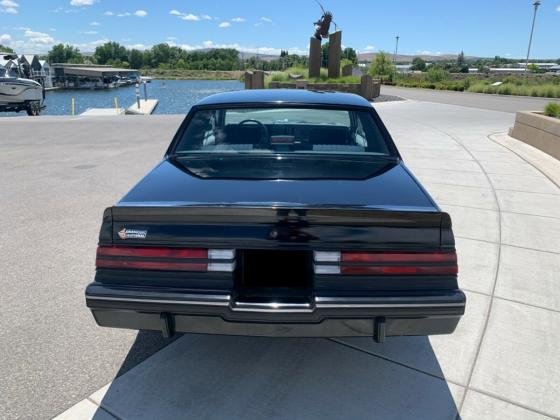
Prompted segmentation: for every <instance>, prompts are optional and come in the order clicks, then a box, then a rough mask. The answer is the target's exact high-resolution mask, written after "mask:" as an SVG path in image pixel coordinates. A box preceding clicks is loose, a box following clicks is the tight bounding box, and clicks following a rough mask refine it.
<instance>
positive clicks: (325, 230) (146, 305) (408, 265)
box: [86, 207, 465, 341]
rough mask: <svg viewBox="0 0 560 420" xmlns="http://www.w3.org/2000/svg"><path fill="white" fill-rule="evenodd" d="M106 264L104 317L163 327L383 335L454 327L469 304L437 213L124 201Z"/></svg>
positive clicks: (98, 282)
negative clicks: (137, 204) (146, 204)
mask: <svg viewBox="0 0 560 420" xmlns="http://www.w3.org/2000/svg"><path fill="white" fill-rule="evenodd" d="M232 220H235V222H231V221H232ZM144 232H146V233H147V234H146V235H144ZM96 265H97V270H96V276H95V281H94V282H93V283H92V284H90V285H89V286H88V288H87V291H86V300H87V305H88V306H89V307H90V309H91V310H92V312H93V315H94V317H95V319H96V321H97V322H98V324H99V325H102V326H109V327H120V328H133V329H151V330H161V331H162V332H163V334H164V335H170V334H172V333H174V332H176V331H179V332H194V333H215V334H241V335H258V336H259V335H262V336H318V337H340V336H370V337H374V338H375V339H376V340H378V341H383V340H384V338H385V336H396V335H429V334H446V333H451V332H453V330H454V329H455V327H456V325H457V323H458V321H459V319H460V316H461V315H462V314H463V313H464V306H465V297H464V295H463V293H462V292H461V291H460V290H459V289H458V286H457V258H456V254H455V249H454V244H453V237H452V233H451V224H450V219H449V216H448V215H447V214H445V213H439V212H437V213H414V212H391V211H345V212H340V211H329V210H324V209H316V210H313V209H308V210H305V211H303V210H301V209H299V210H298V211H297V212H296V211H292V212H290V211H281V210H273V209H249V208H238V209H223V208H184V209H173V208H142V207H139V208H137V207H134V208H119V207H114V208H111V209H108V210H107V211H106V212H105V216H104V222H103V227H102V231H101V236H100V241H99V247H98V251H97V259H96Z"/></svg>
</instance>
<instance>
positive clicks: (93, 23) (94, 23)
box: [89, 22, 101, 26]
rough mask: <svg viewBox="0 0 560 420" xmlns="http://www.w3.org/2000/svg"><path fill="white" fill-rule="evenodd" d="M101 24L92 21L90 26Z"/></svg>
mask: <svg viewBox="0 0 560 420" xmlns="http://www.w3.org/2000/svg"><path fill="white" fill-rule="evenodd" d="M99 25H101V24H100V23H99V22H91V23H90V24H89V26H99Z"/></svg>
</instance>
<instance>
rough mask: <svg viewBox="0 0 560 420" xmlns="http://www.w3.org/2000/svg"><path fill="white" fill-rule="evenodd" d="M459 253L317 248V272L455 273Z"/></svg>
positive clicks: (371, 274) (381, 274) (449, 274)
mask: <svg viewBox="0 0 560 420" xmlns="http://www.w3.org/2000/svg"><path fill="white" fill-rule="evenodd" d="M457 272H458V267H457V255H456V253H455V251H449V252H392V251H389V252H351V251H342V252H316V253H315V273H317V274H346V275H370V276H445V275H447V276H455V275H457Z"/></svg>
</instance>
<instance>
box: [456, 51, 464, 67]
mask: <svg viewBox="0 0 560 420" xmlns="http://www.w3.org/2000/svg"><path fill="white" fill-rule="evenodd" d="M465 63H466V62H465V53H464V52H463V51H461V52H460V53H459V55H458V56H457V66H459V67H462V66H464V65H465Z"/></svg>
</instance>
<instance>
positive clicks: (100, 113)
mask: <svg viewBox="0 0 560 420" xmlns="http://www.w3.org/2000/svg"><path fill="white" fill-rule="evenodd" d="M124 114H125V110H124V108H88V109H87V110H86V111H85V112H82V113H81V114H80V115H82V116H85V117H104V116H107V115H124Z"/></svg>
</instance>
